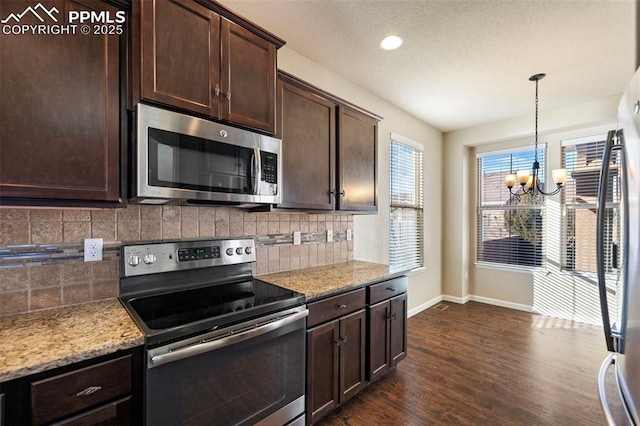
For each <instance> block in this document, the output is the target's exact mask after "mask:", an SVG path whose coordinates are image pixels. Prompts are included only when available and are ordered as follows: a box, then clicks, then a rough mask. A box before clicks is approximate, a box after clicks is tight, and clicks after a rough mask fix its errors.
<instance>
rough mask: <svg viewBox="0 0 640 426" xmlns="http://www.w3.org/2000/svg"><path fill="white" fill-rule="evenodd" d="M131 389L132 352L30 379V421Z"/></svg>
mask: <svg viewBox="0 0 640 426" xmlns="http://www.w3.org/2000/svg"><path fill="white" fill-rule="evenodd" d="M130 392H131V355H127V356H124V357H122V358H117V359H114V360H111V361H106V362H103V363H100V364H96V365H92V366H89V367H85V368H82V369H79V370H76V371H72V372H69V373H66V374H61V375H59V376H55V377H51V378H49V379H44V380H40V381H37V382H33V383H32V384H31V406H32V412H33V422H34V423H35V424H41V423H45V422H49V421H51V420H55V419H59V418H61V417H66V416H69V415H71V414H73V413H75V412H78V411H80V410H83V409H86V408H88V407H91V406H94V405H97V404H100V403H102V402H105V401H109V400H111V399H114V398H116V397H118V396H121V395H124V394H127V393H130Z"/></svg>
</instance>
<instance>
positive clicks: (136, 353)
mask: <svg viewBox="0 0 640 426" xmlns="http://www.w3.org/2000/svg"><path fill="white" fill-rule="evenodd" d="M141 353H142V352H141V349H140V348H135V349H132V350H126V351H123V352H120V353H116V354H111V355H105V356H103V357H99V358H96V359H93V360H87V361H83V362H80V363H77V364H72V365H68V366H65V367H60V368H57V369H54V370H50V371H45V372H42V373H37V374H33V375H31V376H27V377H23V378H20V379H16V380H13V381H9V382H5V383H3V384H2V391H3V392H4V393H5V398H6V400H5V413H4V415H5V420H6V421H5V424H6V425H14V424H16V425H18V424H19V425H45V424H56V425H67V426H68V425H84V426H88V425H101V426H105V425H118V426H124V425H136V424H140V423H141V422H142V411H141V408H142V405H141V381H142V380H141V379H142V376H141V365H142V355H141Z"/></svg>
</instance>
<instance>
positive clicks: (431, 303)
mask: <svg viewBox="0 0 640 426" xmlns="http://www.w3.org/2000/svg"><path fill="white" fill-rule="evenodd" d="M443 300H444V301H445V302H452V303H458V304H460V305H464V304H465V303H467V302H469V301H474V302H479V303H484V304H487V305H494V306H501V307H503V308H509V309H515V310H518V311H525V312H534V311H533V306H529V305H522V304H520V303H513V302H506V301H504V300H500V299H492V298H490V297H483V296H474V295H472V294H470V295H468V296H465V297H456V296H449V295H446V294H443V295H440V296H438V297H434V298H433V299H431V300H428V301H426V302H424V303H423V304H421V305H419V306H416V307H415V308H413V309H410V310H409V311H408V312H407V316H408V317H412V316H414V315H416V314H419V313H420V312H422V311H424V310H426V309H429V308H430V307H432V306H434V305H436V304H438V303H440V302H442V301H443Z"/></svg>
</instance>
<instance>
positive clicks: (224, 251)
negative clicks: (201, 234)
mask: <svg viewBox="0 0 640 426" xmlns="http://www.w3.org/2000/svg"><path fill="white" fill-rule="evenodd" d="M121 257H122V271H123V274H122V275H123V276H124V277H131V276H136V275H146V274H155V273H159V272H170V271H179V270H185V269H196V268H206V267H210V266H221V265H231V264H240V263H251V262H255V260H256V254H255V243H254V241H253V239H249V238H244V239H225V240H198V241H173V242H159V243H146V244H133V245H123V246H122V249H121Z"/></svg>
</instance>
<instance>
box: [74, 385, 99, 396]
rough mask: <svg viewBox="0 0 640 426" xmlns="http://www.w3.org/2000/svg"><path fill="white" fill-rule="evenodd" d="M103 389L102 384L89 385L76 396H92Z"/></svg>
mask: <svg viewBox="0 0 640 426" xmlns="http://www.w3.org/2000/svg"><path fill="white" fill-rule="evenodd" d="M101 389H102V386H89V387H88V388H86V389H83V390H81V391H80V392H78V393H77V394H76V396H91V395H93V394H94V393H96V392H98V391H99V390H101Z"/></svg>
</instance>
